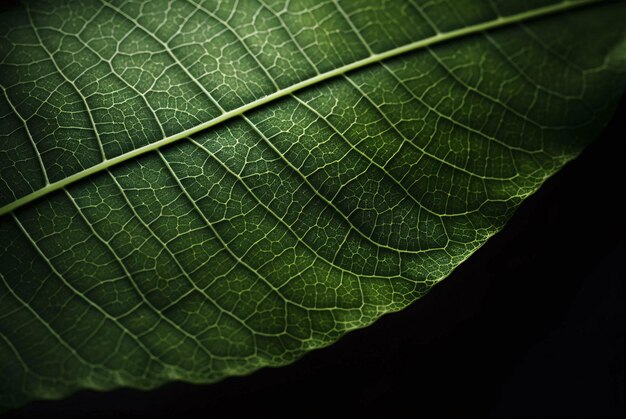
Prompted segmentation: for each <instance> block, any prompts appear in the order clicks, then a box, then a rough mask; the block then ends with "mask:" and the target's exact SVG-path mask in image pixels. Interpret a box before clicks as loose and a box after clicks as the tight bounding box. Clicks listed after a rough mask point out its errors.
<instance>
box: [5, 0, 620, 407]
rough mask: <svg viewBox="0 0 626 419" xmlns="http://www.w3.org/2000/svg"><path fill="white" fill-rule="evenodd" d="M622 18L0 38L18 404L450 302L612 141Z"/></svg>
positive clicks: (136, 30) (10, 372) (558, 13)
mask: <svg viewBox="0 0 626 419" xmlns="http://www.w3.org/2000/svg"><path fill="white" fill-rule="evenodd" d="M625 18H626V7H625V6H624V3H623V2H618V3H615V2H600V1H571V2H557V3H554V2H549V1H542V0H537V1H532V2H524V5H521V4H518V3H517V2H515V3H513V2H497V1H492V2H484V3H475V2H454V4H451V3H448V2H443V1H432V2H428V3H424V4H420V3H418V2H393V1H391V2H380V3H378V2H365V1H363V2H361V1H346V2H332V1H329V2H319V1H315V2H310V4H309V3H308V2H285V3H283V2H280V1H270V0H259V1H257V2H253V1H249V2H248V1H246V2H223V3H215V2H200V1H199V0H184V1H183V0H177V1H163V2H156V1H152V2H139V1H123V2H117V1H115V2H113V1H109V0H102V1H80V2H69V1H68V2H58V1H54V2H49V3H47V2H41V1H35V2H31V3H26V4H24V5H20V6H19V7H16V8H11V9H9V10H7V11H5V12H3V14H2V15H1V16H0V21H1V22H2V25H0V31H1V35H0V36H1V37H2V42H1V44H0V67H1V69H0V87H1V88H2V93H3V94H2V95H1V96H0V120H1V124H0V136H1V137H2V138H1V141H0V176H1V178H0V179H1V181H0V207H1V208H0V237H1V238H2V240H0V377H1V378H0V406H4V407H5V408H6V407H14V406H18V405H21V404H23V403H25V402H26V401H28V400H31V399H33V398H58V397H62V396H64V395H66V394H68V393H70V392H73V391H75V390H77V389H80V388H93V389H110V388H114V387H117V386H121V385H124V386H133V387H140V388H152V387H154V386H157V385H159V384H162V383H164V382H167V381H169V380H186V381H191V382H199V383H208V382H214V381H216V380H219V379H221V378H224V377H226V376H230V375H240V374H246V373H249V372H251V371H254V370H255V369H258V368H260V367H262V366H268V365H269V366H277V365H284V364H287V363H289V362H291V361H293V360H295V359H296V358H298V357H299V356H301V355H302V354H304V353H306V352H307V351H308V350H311V349H314V348H318V347H322V346H324V345H328V344H330V343H332V342H333V341H335V340H337V339H338V338H339V337H340V336H341V335H342V334H344V333H345V332H347V331H349V330H352V329H355V328H359V327H364V326H366V325H368V324H370V323H371V322H373V321H374V320H376V319H377V318H378V317H379V316H381V315H382V314H384V313H387V312H391V311H396V310H399V309H402V308H403V307H405V306H406V305H408V304H410V303H411V302H413V301H415V300H416V299H417V298H419V297H420V296H422V295H424V293H425V292H427V291H428V289H429V288H430V287H431V286H432V285H434V284H435V283H436V282H437V281H439V280H441V279H443V278H445V277H446V276H447V275H448V274H449V273H450V272H451V271H452V270H453V269H454V268H455V267H456V266H457V265H458V264H460V263H461V262H462V261H463V260H465V259H466V258H467V257H469V256H470V255H471V254H472V253H473V252H474V251H475V250H476V249H477V248H478V247H480V246H481V245H482V244H483V243H484V242H485V241H486V240H487V239H488V238H489V237H490V236H491V235H493V234H495V233H496V232H497V231H499V230H500V229H501V228H502V227H503V226H504V224H505V222H506V220H507V219H508V218H509V217H510V216H511V215H512V213H513V212H514V210H515V209H516V208H517V206H518V205H519V204H520V203H521V201H522V200H523V199H524V198H525V197H526V196H528V195H529V194H531V193H532V192H534V191H535V190H536V189H537V188H538V187H539V186H540V185H541V183H542V182H543V181H544V180H545V179H546V178H547V177H549V176H550V175H551V174H553V173H554V172H555V171H557V170H558V169H559V168H560V167H562V165H563V164H565V163H566V162H567V161H568V160H570V159H572V158H574V157H575V156H576V155H577V154H578V153H579V152H580V151H581V150H582V148H583V147H584V146H585V144H587V143H588V142H589V141H591V140H593V138H594V137H595V136H596V135H597V134H598V132H599V131H600V129H601V128H602V127H603V125H604V124H605V123H606V121H607V120H608V118H609V117H610V115H611V112H612V110H613V108H614V106H615V104H616V101H617V100H618V99H619V97H620V96H621V95H622V92H623V90H624V74H625V72H626V58H625V57H626V53H625V49H626V48H625V46H626V41H625V39H626V37H625V36H624V31H623V29H621V28H622V27H623V24H622V23H623V21H624V19H625Z"/></svg>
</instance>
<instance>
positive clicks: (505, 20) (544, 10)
mask: <svg viewBox="0 0 626 419" xmlns="http://www.w3.org/2000/svg"><path fill="white" fill-rule="evenodd" d="M599 1H602V0H571V1H565V2H562V3H558V4H554V5H550V6H546V7H541V8H538V9H534V10H530V11H526V12H522V13H518V14H515V15H510V16H506V17H501V18H498V19H495V20H490V21H487V22H483V23H478V24H475V25H471V26H468V27H465V28H461V29H456V30H452V31H449V32H444V33H438V34H437V35H434V36H431V37H429V38H425V39H422V40H419V41H415V42H411V43H410V44H406V45H403V46H401V47H398V48H394V49H390V50H388V51H385V52H382V53H379V54H372V55H370V56H368V57H367V58H364V59H362V60H358V61H355V62H353V63H351V64H347V65H344V66H342V67H339V68H336V69H334V70H330V71H327V72H325V73H321V74H318V75H317V76H315V77H311V78H309V79H307V80H303V81H301V82H299V83H296V84H294V85H292V86H289V87H286V88H284V89H281V90H278V91H276V92H274V93H272V94H271V95H268V96H265V97H262V98H260V99H257V100H255V101H253V102H250V103H248V104H246V105H243V106H240V107H238V108H236V109H233V110H231V111H228V112H225V113H223V114H222V115H220V116H218V117H217V118H213V119H211V120H210V121H207V122H205V123H203V124H199V125H196V126H195V127H192V128H189V129H187V130H185V131H181V132H180V133H178V134H176V135H172V136H170V137H166V138H163V139H161V140H159V141H156V142H154V143H151V144H148V145H145V146H143V147H139V148H136V149H135V150H132V151H129V152H128V153H124V154H121V155H119V156H117V157H113V158H111V159H108V160H105V161H103V162H101V163H98V164H96V165H94V166H91V167H89V168H88V169H85V170H82V171H80V172H77V173H74V174H73V175H71V176H68V177H66V178H65V179H62V180H59V181H57V182H53V183H51V184H48V185H46V186H45V187H43V188H41V189H38V190H36V191H35V192H32V193H30V194H28V195H25V196H23V197H21V198H19V199H17V200H16V201H14V202H11V203H10V204H7V205H5V206H3V207H0V216H2V215H4V214H7V213H9V212H12V211H14V210H16V209H18V208H20V207H22V206H24V205H26V204H28V203H29V202H32V201H34V200H36V199H39V198H41V197H43V196H45V195H48V194H50V193H52V192H54V191H56V190H59V189H62V188H64V187H66V186H68V185H70V184H72V183H75V182H78V181H79V180H81V179H85V178H86V177H89V176H91V175H93V174H95V173H98V172H102V171H104V170H106V169H108V168H110V167H113V166H116V165H118V164H120V163H123V162H125V161H127V160H130V159H133V158H135V157H138V156H141V155H143V154H146V153H149V152H151V151H155V150H157V149H159V148H161V147H164V146H166V145H168V144H172V143H174V142H176V141H178V140H181V139H183V138H187V137H189V136H191V135H193V134H195V133H197V132H200V131H203V130H206V129H207V128H211V127H213V126H215V125H218V124H221V123H222V122H225V121H228V120H229V119H232V118H235V117H237V116H239V115H242V114H243V113H245V112H248V111H250V110H252V109H255V108H258V107H260V106H263V105H265V104H266V103H270V102H272V101H275V100H277V99H280V98H282V97H285V96H288V95H290V94H292V93H294V92H296V91H298V90H301V89H304V88H306V87H309V86H313V85H315V84H318V83H321V82H323V81H325V80H328V79H332V78H334V77H337V76H340V75H342V74H344V73H347V72H349V71H352V70H356V69H359V68H363V67H366V66H369V65H371V64H374V63H377V62H380V61H383V60H385V59H389V58H393V57H396V56H399V55H402V54H405V53H407V52H411V51H415V50H418V49H421V48H425V47H428V46H430V45H434V44H438V43H441V42H444V41H449V40H451V39H455V38H460V37H464V36H468V35H471V34H475V33H479V32H483V31H486V30H490V29H495V28H499V27H503V26H508V25H512V24H515V23H519V22H523V21H526V20H530V19H534V18H537V17H542V16H546V15H550V14H554V13H557V12H561V11H565V10H568V9H572V8H575V7H580V6H584V5H588V4H592V3H597V2H599Z"/></svg>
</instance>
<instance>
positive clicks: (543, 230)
mask: <svg viewBox="0 0 626 419" xmlns="http://www.w3.org/2000/svg"><path fill="white" fill-rule="evenodd" d="M625 105H626V101H624V100H623V101H622V104H621V106H620V109H619V111H618V112H617V114H616V116H615V118H613V121H612V123H611V124H610V126H609V127H608V128H607V130H606V131H605V132H604V134H603V136H602V137H601V138H599V139H598V140H597V141H596V142H595V143H594V144H592V145H591V146H590V147H588V149H587V150H585V152H584V153H583V154H582V155H581V156H580V157H579V158H578V159H577V160H575V161H573V162H571V163H569V164H568V165H567V166H566V167H565V168H564V169H563V170H562V171H561V172H560V173H559V174H557V175H556V176H554V177H553V178H551V179H550V180H549V181H548V182H547V183H546V184H545V185H544V187H543V188H542V189H541V190H540V191H539V192H538V193H536V194H535V195H533V196H532V197H530V198H529V199H528V200H527V201H526V202H525V203H524V204H523V205H522V207H521V208H520V209H519V210H518V212H517V214H516V215H515V216H514V218H513V219H512V220H511V222H510V223H509V224H508V225H507V227H506V228H505V229H504V230H503V231H502V232H501V233H499V234H498V235H496V236H495V237H493V238H492V239H491V240H490V241H489V242H488V243H487V244H486V245H485V246H484V247H483V248H482V249H480V250H479V251H478V252H477V253H476V254H475V255H473V256H472V257H471V258H470V259H469V260H468V261H466V262H465V263H464V264H462V265H461V266H460V267H459V268H458V269H457V270H456V271H455V272H454V273H453V274H452V275H451V276H450V277H448V278H447V279H446V280H445V281H443V282H442V283H440V284H439V285H437V286H436V287H435V288H434V289H433V290H432V291H431V293H430V294H428V295H427V296H426V297H425V298H423V299H422V300H419V301H418V302H416V303H414V304H413V305H412V306H410V307H409V308H407V309H406V310H404V311H402V312H400V313H396V314H391V315H387V316H384V317H383V318H382V319H380V320H379V321H378V322H377V323H376V324H374V325H373V326H371V327H369V328H366V329H363V330H359V331H355V332H352V333H350V334H348V335H347V336H345V337H344V338H342V339H341V340H340V341H339V342H337V343H336V344H334V345H332V346H330V347H328V348H325V349H322V350H318V351H314V352H312V353H309V354H308V355H306V356H305V357H304V358H303V359H301V360H300V361H298V362H296V363H294V364H292V365H290V366H288V367H283V368H278V369H263V370H260V371H258V372H256V373H254V374H252V375H250V376H248V377H238V378H230V379H227V380H225V381H222V382H221V383H218V384H213V385H205V386H200V385H190V384H185V383H172V384H168V385H166V386H164V387H161V388H159V389H157V390H154V391H150V392H144V391H138V390H131V389H120V390H116V391H113V392H108V393H98V392H93V391H81V392H79V393H76V394H75V395H73V396H71V397H69V398H67V399H64V400H60V401H54V402H44V401H38V402H33V403H31V404H29V405H28V406H26V407H24V408H22V409H20V410H18V411H14V412H12V413H10V414H9V415H8V417H13V418H17V417H24V418H26V417H48V418H51V417H59V418H71V417H91V418H99V417H113V416H116V417H141V416H149V417H179V418H180V417H187V416H196V415H202V416H204V417H215V418H220V417H229V418H236V417H292V418H295V417H298V418H303V417H328V416H341V417H405V416H407V417H432V416H443V417H447V416H467V417H484V416H512V415H524V416H545V415H565V416H623V415H624V307H623V303H624V281H625V280H626V274H625V271H624V262H625V261H626V250H625V247H624V215H625V214H626V211H625V209H626V208H625V206H624V194H625V192H626V188H625V180H626V177H625V176H624V175H625V173H624V169H625V167H626V165H625V153H624V140H625V139H626V127H625V123H624V121H625V119H626V106H625Z"/></svg>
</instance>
